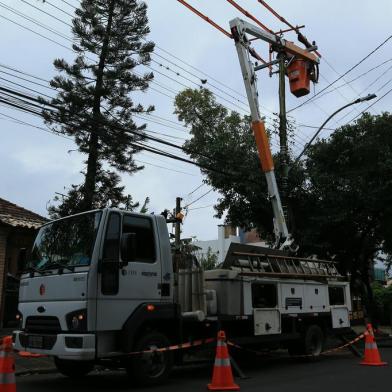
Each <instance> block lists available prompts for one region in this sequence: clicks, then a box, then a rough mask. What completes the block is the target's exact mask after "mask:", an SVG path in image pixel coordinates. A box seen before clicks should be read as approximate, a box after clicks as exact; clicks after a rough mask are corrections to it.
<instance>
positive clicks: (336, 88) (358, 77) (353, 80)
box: [315, 58, 392, 99]
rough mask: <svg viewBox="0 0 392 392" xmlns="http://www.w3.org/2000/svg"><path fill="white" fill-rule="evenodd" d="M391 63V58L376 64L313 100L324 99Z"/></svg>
mask: <svg viewBox="0 0 392 392" xmlns="http://www.w3.org/2000/svg"><path fill="white" fill-rule="evenodd" d="M391 61H392V58H390V59H388V60H385V61H383V62H382V63H380V64H378V65H376V66H374V67H372V68H370V69H368V70H367V71H365V72H363V73H361V74H360V75H358V76H356V77H355V78H354V79H351V80H349V81H347V82H346V83H342V84H340V85H339V86H336V87H335V88H333V89H332V90H329V91H326V92H325V93H324V94H321V95H319V96H318V97H317V98H315V99H320V98H322V97H324V96H325V95H328V94H331V93H332V92H334V91H336V90H338V89H340V88H342V87H345V86H346V85H347V84H350V83H353V82H355V81H357V80H358V79H360V78H362V77H363V76H366V75H368V74H369V73H370V72H372V71H374V70H376V69H378V68H380V67H382V66H383V65H385V64H387V63H389V62H391ZM359 95H361V93H359Z"/></svg>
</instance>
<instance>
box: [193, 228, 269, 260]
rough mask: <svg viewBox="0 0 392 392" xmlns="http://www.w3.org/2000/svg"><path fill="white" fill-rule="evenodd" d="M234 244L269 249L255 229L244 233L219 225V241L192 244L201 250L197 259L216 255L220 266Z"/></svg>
mask: <svg viewBox="0 0 392 392" xmlns="http://www.w3.org/2000/svg"><path fill="white" fill-rule="evenodd" d="M232 242H235V243H241V244H247V245H255V246H264V247H268V244H267V243H266V242H265V241H262V240H261V238H260V237H259V235H258V233H257V231H256V230H255V229H252V230H250V231H244V230H242V229H240V228H237V227H233V226H231V225H218V239H215V240H207V241H198V240H196V241H194V242H193V243H192V244H193V245H195V246H197V247H198V248H199V250H198V251H196V252H195V253H196V257H198V258H199V259H200V258H202V257H206V256H207V255H208V254H215V255H216V256H217V261H218V264H220V263H223V261H224V259H225V257H226V254H227V251H228V249H229V247H230V244H231V243H232Z"/></svg>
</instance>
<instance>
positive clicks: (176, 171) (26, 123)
mask: <svg viewBox="0 0 392 392" xmlns="http://www.w3.org/2000/svg"><path fill="white" fill-rule="evenodd" d="M0 116H3V117H6V118H8V119H10V120H12V121H13V122H16V123H18V124H22V125H25V126H28V127H32V128H36V129H38V130H40V131H44V132H47V133H50V134H52V135H55V136H59V137H62V138H63V139H67V140H70V141H73V139H72V138H70V137H67V136H65V135H62V134H60V133H58V132H54V131H53V130H49V129H45V128H43V127H40V126H37V125H34V124H31V123H28V122H26V121H22V120H19V119H17V118H15V117H12V116H10V115H8V114H4V113H1V112H0ZM134 161H135V162H140V163H142V164H145V165H149V166H153V167H157V168H159V169H164V170H169V171H172V172H175V173H181V174H186V175H189V176H195V175H196V174H192V173H187V172H184V171H181V170H176V169H171V168H169V167H165V166H161V165H157V164H154V163H151V162H146V161H142V160H139V159H134Z"/></svg>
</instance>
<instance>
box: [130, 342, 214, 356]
mask: <svg viewBox="0 0 392 392" xmlns="http://www.w3.org/2000/svg"><path fill="white" fill-rule="evenodd" d="M215 341H216V338H207V339H198V340H193V341H190V342H186V343H180V344H176V345H173V346H168V347H158V348H153V349H151V350H143V351H132V352H130V353H127V354H125V355H138V354H146V353H156V352H165V351H175V350H182V349H187V348H192V347H197V346H203V345H205V344H209V343H212V342H215Z"/></svg>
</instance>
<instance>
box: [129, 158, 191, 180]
mask: <svg viewBox="0 0 392 392" xmlns="http://www.w3.org/2000/svg"><path fill="white" fill-rule="evenodd" d="M134 161H135V162H140V163H143V164H145V165H150V166H153V167H157V168H159V169H165V170H169V171H172V172H175V173H181V174H186V175H188V176H196V174H191V173H187V172H184V171H181V170H176V169H170V168H168V167H164V166H161V165H157V164H155V163H151V162H146V161H141V160H140V159H134Z"/></svg>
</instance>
